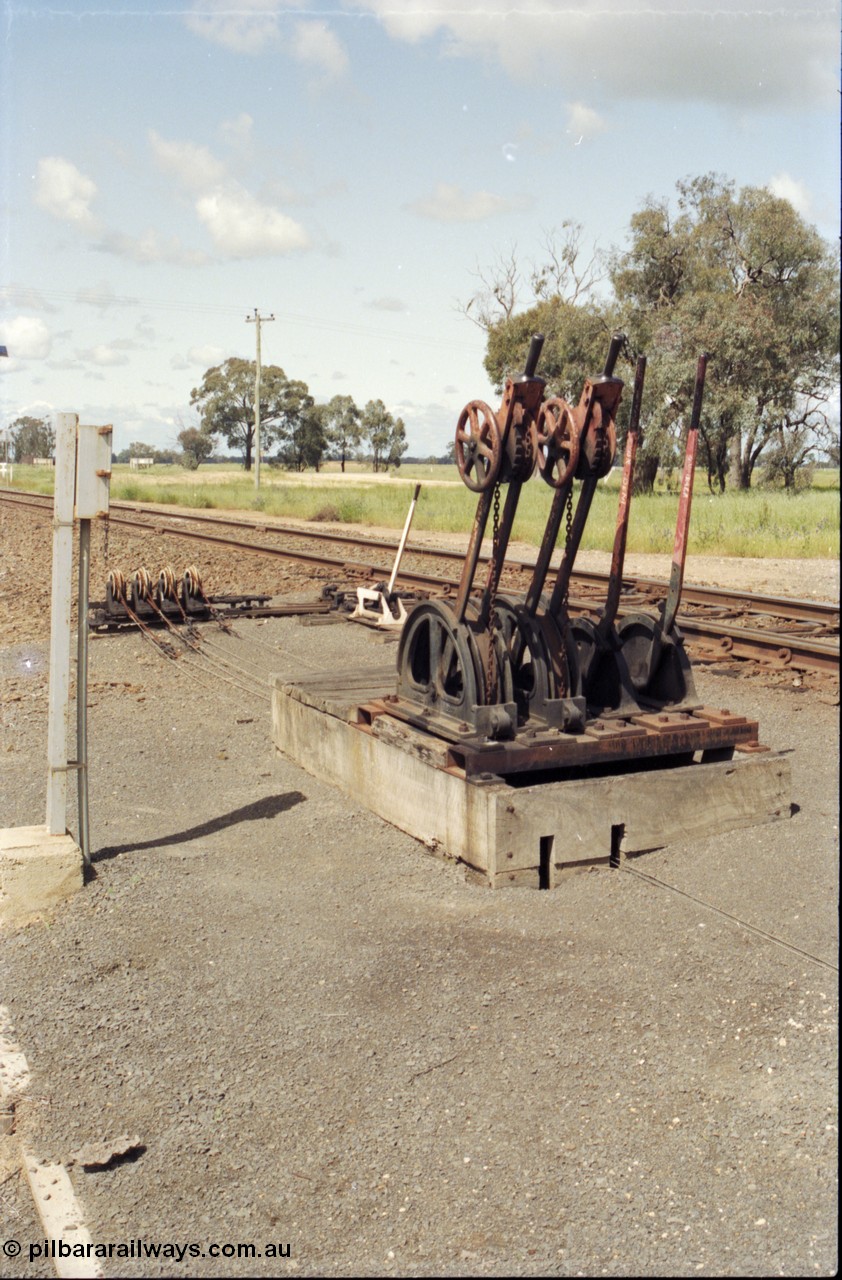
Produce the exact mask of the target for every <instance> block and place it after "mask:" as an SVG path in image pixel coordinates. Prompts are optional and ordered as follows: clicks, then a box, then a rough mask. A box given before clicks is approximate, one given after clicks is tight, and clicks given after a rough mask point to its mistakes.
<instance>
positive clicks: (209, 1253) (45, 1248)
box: [27, 1239, 291, 1262]
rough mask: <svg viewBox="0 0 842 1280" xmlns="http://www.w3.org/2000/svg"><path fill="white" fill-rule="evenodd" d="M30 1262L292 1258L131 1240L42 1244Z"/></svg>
mask: <svg viewBox="0 0 842 1280" xmlns="http://www.w3.org/2000/svg"><path fill="white" fill-rule="evenodd" d="M27 1251H28V1254H29V1261H30V1262H34V1261H35V1260H36V1258H102V1259H105V1258H139V1259H144V1258H166V1259H168V1260H170V1261H174V1262H183V1261H184V1259H185V1258H289V1257H291V1248H290V1245H289V1244H280V1243H269V1244H265V1245H261V1246H258V1245H254V1244H207V1245H201V1244H176V1243H174V1242H172V1241H167V1242H165V1243H163V1244H158V1243H157V1242H154V1241H151V1240H143V1239H136V1240H128V1241H121V1242H119V1243H116V1244H115V1243H111V1244H94V1243H93V1242H91V1241H85V1242H84V1243H83V1242H81V1241H76V1242H74V1243H72V1244H71V1243H69V1242H68V1241H66V1240H42V1241H39V1242H38V1243H37V1244H30V1245H29V1246H27Z"/></svg>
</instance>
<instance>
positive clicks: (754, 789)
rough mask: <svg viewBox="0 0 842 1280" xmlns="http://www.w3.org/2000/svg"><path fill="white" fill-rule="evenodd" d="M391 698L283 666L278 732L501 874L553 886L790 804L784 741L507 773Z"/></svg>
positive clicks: (373, 683)
mask: <svg viewBox="0 0 842 1280" xmlns="http://www.w3.org/2000/svg"><path fill="white" fill-rule="evenodd" d="M351 674H352V679H353V682H354V683H355V684H356V685H357V689H358V691H363V690H364V691H365V693H366V694H369V693H371V691H372V690H374V691H375V692H373V693H372V696H371V698H370V699H368V698H363V699H362V701H368V700H370V701H374V702H377V700H378V699H382V697H383V696H384V688H383V683H382V680H381V678H380V673H379V672H375V673H372V672H371V671H367V672H365V673H363V672H355V673H351ZM389 674H390V677H391V668H390V669H389ZM373 677H374V678H373ZM340 681H341V687H338V686H339V685H340ZM378 690H379V692H377V691H378ZM387 707H388V704H386V706H385V707H384V706H383V705H382V703H381V706H380V707H378V706H375V707H372V708H370V709H369V713H368V714H367V715H366V716H364V715H363V714H362V711H361V708H360V704H359V703H358V702H355V700H354V697H353V696H352V693H351V691H349V689H348V688H347V687H346V684H345V678H344V675H342V676H340V675H338V674H336V673H331V674H330V675H327V676H324V677H321V678H320V677H316V678H308V679H307V680H306V681H305V680H302V681H297V682H295V683H286V682H283V681H281V680H278V679H276V680H275V681H274V688H273V694H272V738H273V743H274V745H275V747H276V748H277V749H278V750H279V751H282V752H284V754H286V755H288V756H289V757H290V758H291V759H293V760H294V761H296V762H297V763H298V764H300V765H301V766H302V767H303V768H304V769H306V770H308V771H309V772H310V773H312V774H314V775H315V776H316V777H319V778H321V779H323V780H324V781H326V782H329V783H332V784H334V785H336V786H338V787H339V788H340V789H341V790H343V791H345V792H346V793H347V794H349V795H351V796H353V798H354V800H355V801H356V802H357V803H359V804H363V805H366V806H367V807H368V808H369V809H371V810H372V811H373V812H374V813H377V814H379V816H380V817H382V818H385V819H386V821H388V822H390V823H392V824H393V825H394V826H396V827H398V828H399V829H400V830H402V831H405V832H407V833H409V834H410V835H412V836H414V837H415V838H416V839H417V840H419V841H420V842H421V843H423V844H424V845H425V846H426V848H428V849H430V850H432V851H433V852H435V853H437V854H439V855H441V856H443V857H448V858H454V859H458V860H460V861H461V862H464V863H465V864H466V865H467V866H468V867H470V868H472V869H473V873H475V874H476V875H477V876H478V877H480V878H481V879H482V880H484V882H485V883H487V884H490V885H492V886H495V887H506V886H511V887H518V886H523V887H533V888H538V887H541V886H543V887H546V888H550V887H552V886H553V885H555V884H556V883H558V882H559V881H560V879H561V878H562V875H563V874H564V873H566V872H568V871H570V870H571V869H576V868H580V869H583V868H584V867H586V866H587V865H593V864H595V863H603V864H604V863H607V862H608V861H609V860H610V859H612V857H613V858H615V859H616V858H618V857H620V858H622V857H624V856H626V855H630V854H637V853H642V852H645V851H647V850H650V849H656V848H661V847H663V846H664V845H667V844H670V843H672V842H676V841H681V842H686V841H692V840H694V839H697V838H698V839H701V838H704V837H708V836H711V835H716V834H719V833H722V832H726V831H732V830H737V829H739V828H741V827H747V826H754V825H756V824H759V823H765V822H773V821H776V820H779V819H782V818H786V817H789V815H790V811H791V806H790V787H791V783H790V766H789V761H788V759H787V758H786V757H784V756H782V755H779V754H777V753H775V752H768V753H766V754H761V755H751V756H745V757H740V758H739V759H734V760H727V761H723V760H718V761H713V762H700V763H693V764H686V765H680V766H675V764H674V762H673V767H670V768H663V769H659V768H652V767H649V768H646V769H640V770H639V771H625V772H623V773H622V774H613V775H609V776H599V777H593V776H591V777H587V776H586V777H576V778H562V779H559V778H554V779H552V780H549V781H542V782H532V783H529V784H528V785H511V784H510V783H509V782H507V781H505V780H504V779H502V778H493V777H489V776H488V775H486V777H485V778H482V777H472V776H465V775H464V774H462V773H461V772H459V771H458V770H456V769H454V768H453V767H451V765H450V763H449V762H450V761H451V760H452V757H453V754H454V748H453V745H452V744H448V743H444V742H442V741H441V740H439V739H437V738H435V737H434V736H433V735H430V734H425V733H424V731H423V730H420V729H416V728H413V727H412V726H411V725H408V724H407V723H406V722H405V721H402V720H396V719H394V718H393V717H392V716H390V715H389V714H387ZM381 708H382V709H381ZM658 737H660V735H658V734H653V735H652V739H651V741H653V743H654V740H656V739H657V738H658ZM579 741H580V742H581V739H579ZM647 741H650V739H649V738H648V735H647ZM732 741H733V739H732ZM519 781H520V780H519Z"/></svg>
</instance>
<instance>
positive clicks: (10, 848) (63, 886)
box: [0, 826, 84, 924]
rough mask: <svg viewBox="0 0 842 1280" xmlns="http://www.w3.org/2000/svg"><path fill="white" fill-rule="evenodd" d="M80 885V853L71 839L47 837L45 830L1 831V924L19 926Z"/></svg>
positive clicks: (80, 886)
mask: <svg viewBox="0 0 842 1280" xmlns="http://www.w3.org/2000/svg"><path fill="white" fill-rule="evenodd" d="M83 883H84V875H83V859H82V850H81V849H80V848H79V846H78V845H77V843H76V841H75V840H74V839H73V837H72V836H70V835H68V834H65V835H63V836H53V835H50V833H49V831H48V830H47V828H46V827H45V826H44V827H6V828H5V829H4V830H0V924H21V923H22V922H23V921H24V920H28V919H30V918H31V917H32V916H35V915H37V914H38V912H39V911H44V910H46V909H47V908H48V907H54V906H55V905H56V904H57V903H59V902H63V901H64V899H65V898H69V897H70V896H71V894H73V893H76V891H77V890H78V889H81V888H82V885H83Z"/></svg>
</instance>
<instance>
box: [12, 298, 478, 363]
mask: <svg viewBox="0 0 842 1280" xmlns="http://www.w3.org/2000/svg"><path fill="white" fill-rule="evenodd" d="M27 294H29V295H30V296H31V298H32V301H30V302H27V301H26V295H27ZM0 297H3V298H5V299H7V300H8V301H10V302H11V301H12V300H13V299H14V300H15V301H17V302H18V305H21V306H37V305H38V300H44V301H47V302H51V301H55V302H59V303H67V302H73V303H81V304H87V305H89V306H94V307H110V306H115V307H116V306H121V307H128V306H138V307H141V306H142V307H149V308H151V309H153V310H157V311H162V312H164V313H167V312H171V313H173V314H185V313H188V314H189V313H193V314H195V315H209V316H210V315H216V316H220V317H222V316H237V315H241V314H242V310H241V308H239V307H233V306H224V305H222V304H219V303H211V302H208V303H203V302H179V301H165V300H164V299H161V298H157V299H156V298H140V297H136V296H133V295H131V294H112V293H102V294H97V293H86V294H85V295H84V296H83V297H80V295H79V293H78V292H76V293H73V292H70V291H69V290H57V289H51V290H49V291H48V292H47V291H42V290H40V289H35V288H34V287H33V288H29V289H26V288H21V287H20V286H18V287H17V288H15V287H14V286H12V287H10V286H6V287H5V288H0ZM277 319H279V320H282V321H284V322H286V323H288V324H290V325H292V326H293V327H295V326H298V327H300V328H306V329H317V330H320V331H322V332H327V333H344V334H348V335H349V336H351V337H360V338H373V339H376V340H378V341H381V342H382V341H386V342H411V343H412V344H413V346H424V347H432V348H436V349H440V350H448V351H453V350H463V351H465V352H471V353H473V352H474V348H473V347H469V346H467V345H465V346H462V345H461V344H458V343H453V342H450V341H448V340H447V339H446V338H434V337H431V336H430V335H429V334H421V333H404V332H401V331H399V330H397V329H378V328H368V327H367V326H365V325H357V324H343V323H342V322H341V321H337V320H322V319H319V318H318V317H315V316H308V315H302V314H301V313H300V312H294V311H288V312H279V313H278V316H277Z"/></svg>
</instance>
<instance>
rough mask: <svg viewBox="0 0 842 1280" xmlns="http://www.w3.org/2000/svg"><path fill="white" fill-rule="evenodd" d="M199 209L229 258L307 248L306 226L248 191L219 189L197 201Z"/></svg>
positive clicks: (201, 218) (217, 244)
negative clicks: (262, 201)
mask: <svg viewBox="0 0 842 1280" xmlns="http://www.w3.org/2000/svg"><path fill="white" fill-rule="evenodd" d="M196 213H197V214H198V215H199V218H200V220H201V221H202V222H203V223H204V224H205V226H206V227H207V229H208V231H209V232H210V235H211V239H212V240H213V243H214V245H215V246H216V248H217V249H218V250H219V251H220V252H221V253H222V254H223V255H224V256H225V257H227V258H261V257H268V256H272V255H275V254H284V253H291V252H293V250H295V249H307V248H309V245H310V240H309V237H308V235H307V232H306V231H305V230H304V228H303V227H302V226H301V225H300V224H299V223H297V222H295V221H294V220H293V219H292V218H289V217H287V215H286V214H285V213H281V212H280V210H278V209H275V208H273V206H272V205H267V204H262V203H261V202H260V201H259V200H256V199H255V198H254V196H252V195H250V194H249V193H248V192H247V191H241V190H237V191H218V192H214V193H212V194H209V195H206V196H202V197H201V198H200V199H199V200H197V201H196Z"/></svg>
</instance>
